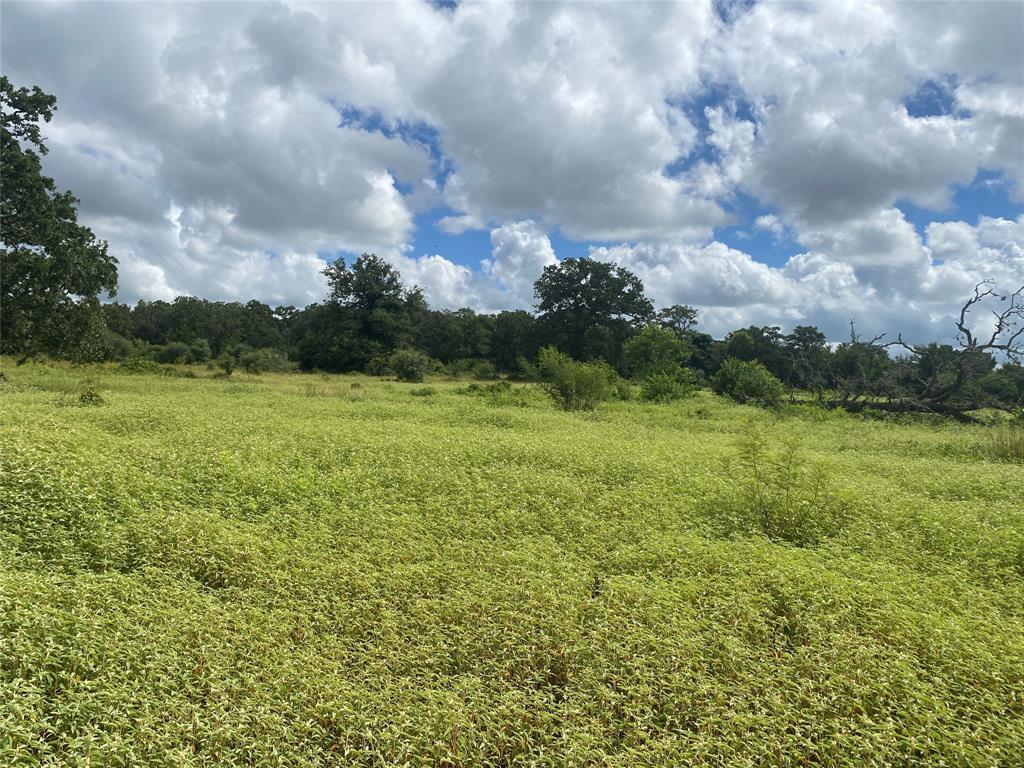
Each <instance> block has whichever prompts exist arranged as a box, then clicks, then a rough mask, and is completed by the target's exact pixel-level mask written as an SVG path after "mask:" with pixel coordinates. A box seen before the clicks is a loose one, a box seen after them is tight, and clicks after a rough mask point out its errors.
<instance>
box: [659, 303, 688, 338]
mask: <svg viewBox="0 0 1024 768" xmlns="http://www.w3.org/2000/svg"><path fill="white" fill-rule="evenodd" d="M655 322H656V323H657V324H658V325H660V326H661V327H662V328H667V329H668V330H670V331H672V332H673V333H675V334H676V335H677V336H679V337H680V338H684V339H685V338H687V337H688V336H689V335H690V333H691V332H692V330H693V327H694V326H695V325H697V310H696V309H694V308H693V307H690V306H687V305H686V304H673V305H672V306H670V307H664V308H662V309H659V310H658V314H657V315H656V316H655Z"/></svg>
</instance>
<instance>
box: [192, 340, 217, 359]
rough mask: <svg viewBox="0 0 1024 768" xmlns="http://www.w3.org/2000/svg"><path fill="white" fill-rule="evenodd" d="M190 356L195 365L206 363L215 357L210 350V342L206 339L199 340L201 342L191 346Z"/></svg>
mask: <svg viewBox="0 0 1024 768" xmlns="http://www.w3.org/2000/svg"><path fill="white" fill-rule="evenodd" d="M188 354H189V359H190V360H191V361H192V362H193V363H205V362H206V361H207V360H209V359H210V358H211V357H213V351H212V350H211V349H210V342H208V341H207V340H206V339H199V341H197V342H195V343H193V344H190V345H189V348H188Z"/></svg>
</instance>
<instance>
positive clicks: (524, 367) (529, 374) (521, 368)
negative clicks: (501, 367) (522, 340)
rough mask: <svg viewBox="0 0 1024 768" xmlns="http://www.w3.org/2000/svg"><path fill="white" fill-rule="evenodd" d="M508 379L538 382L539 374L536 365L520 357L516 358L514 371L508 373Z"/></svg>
mask: <svg viewBox="0 0 1024 768" xmlns="http://www.w3.org/2000/svg"><path fill="white" fill-rule="evenodd" d="M508 377H509V378H510V379H511V380H513V381H540V372H539V371H538V370H537V366H536V365H534V364H533V363H531V362H530V361H529V360H527V359H526V358H525V357H524V356H523V355H520V356H519V357H517V358H516V367H515V370H514V371H510V372H509V375H508Z"/></svg>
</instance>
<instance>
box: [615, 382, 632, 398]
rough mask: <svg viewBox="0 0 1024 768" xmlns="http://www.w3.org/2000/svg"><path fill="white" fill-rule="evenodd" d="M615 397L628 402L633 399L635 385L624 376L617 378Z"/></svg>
mask: <svg viewBox="0 0 1024 768" xmlns="http://www.w3.org/2000/svg"><path fill="white" fill-rule="evenodd" d="M613 386H614V387H615V399H616V400H622V401H623V402H628V401H630V400H632V399H633V385H632V384H630V383H629V382H628V381H626V380H625V379H623V378H618V379H616V380H615V383H614V385H613Z"/></svg>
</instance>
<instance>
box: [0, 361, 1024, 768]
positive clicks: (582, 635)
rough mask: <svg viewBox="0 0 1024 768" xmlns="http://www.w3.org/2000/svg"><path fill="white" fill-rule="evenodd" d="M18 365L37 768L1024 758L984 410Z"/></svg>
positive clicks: (21, 698)
mask: <svg viewBox="0 0 1024 768" xmlns="http://www.w3.org/2000/svg"><path fill="white" fill-rule="evenodd" d="M3 371H4V373H5V377H6V379H5V380H4V381H3V382H0V420H2V421H0V440H2V455H0V505H2V508H0V764H2V765H5V766H6V765H39V764H42V765H52V766H70V765H93V766H101V765H102V766H106V765H110V766H122V765H147V766H148V765H155V766H163V765H183V766H199V765H203V766H234V765H251V766H305V765H313V766H321V765H323V766H327V765H330V766H335V765H336V766H344V765H378V766H383V765H424V766H427V765H438V766H477V765H483V766H513V765H550V766H566V765H579V766H582V765H594V766H601V765H615V766H634V765H644V766H666V765H716V766H746V765H763V766H769V765H771V766H775V765H844V766H845V765H849V766H864V765H901V766H902V765H922V766H924V765H927V766H936V765H950V766H954V765H955V766H996V765H1000V766H1021V765H1024V466H1022V465H1021V464H1020V463H1016V462H1014V461H1013V460H1012V459H1010V458H1001V457H1000V456H999V455H998V453H993V452H992V451H991V450H990V445H989V444H990V432H991V430H989V429H986V428H984V427H978V426H962V425H957V424H953V423H897V422H892V421H877V420H868V419H864V418H860V417H853V416H849V415H845V414H839V413H826V412H821V411H817V410H814V409H810V408H804V409H791V410H790V411H787V412H784V413H778V412H774V413H773V412H769V411H766V410H761V409H756V408H753V407H741V406H737V405H734V404H731V403H729V402H727V401H725V400H722V399H719V398H716V397H714V396H713V395H711V394H709V393H707V392H701V393H700V394H699V395H698V397H696V398H695V399H691V400H687V401H683V402H680V403H675V404H671V405H651V404H647V403H642V402H636V401H634V402H622V401H613V402H609V403H605V404H603V405H601V406H600V407H599V408H598V410H597V411H596V412H593V413H590V414H579V413H564V412H560V411H558V410H556V409H555V408H554V407H553V406H552V405H551V403H550V402H549V401H548V400H547V399H546V398H545V397H544V396H543V395H542V394H541V393H540V392H539V391H538V390H536V389H534V388H532V387H530V386H528V385H515V386H514V387H513V388H512V389H511V390H510V391H502V390H496V391H493V392H490V391H488V390H487V388H486V385H478V388H477V389H475V390H471V389H470V387H469V382H449V381H440V380H439V381H435V382H428V383H427V384H426V385H412V384H398V383H392V382H384V381H381V380H378V379H371V378H368V377H354V376H330V377H328V376H319V375H299V374H280V375H264V376H259V377H256V376H246V375H244V374H237V373H236V374H235V376H234V377H233V378H231V379H224V378H214V377H213V375H212V372H208V371H206V370H199V369H197V370H196V375H197V376H198V378H180V377H167V376H158V375H127V374H125V373H118V372H116V371H115V370H112V369H103V368H73V367H55V366H43V365H35V364H28V365H24V366H21V367H15V366H14V365H13V364H11V363H9V362H8V363H5V365H4V366H3ZM89 388H92V389H93V390H94V391H95V392H96V393H98V395H99V396H100V402H90V398H89V397H86V398H84V400H83V398H82V394H83V393H85V392H86V391H87V390H88V389H89ZM744 446H745V447H744ZM754 446H757V447H759V449H760V450H762V451H765V452H766V454H765V455H764V456H760V457H759V458H758V460H757V464H756V466H755V464H754V462H753V456H752V455H751V450H752V447H754ZM744 451H746V455H747V458H746V459H744V458H743V455H744ZM786 451H790V452H791V456H792V459H791V460H790V461H781V463H780V462H773V461H772V460H771V456H772V455H773V454H782V453H785V452H786ZM787 494H788V496H787ZM759 503H760V504H761V506H760V507H758V504H759ZM768 507H770V509H768ZM766 509H767V512H766Z"/></svg>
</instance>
